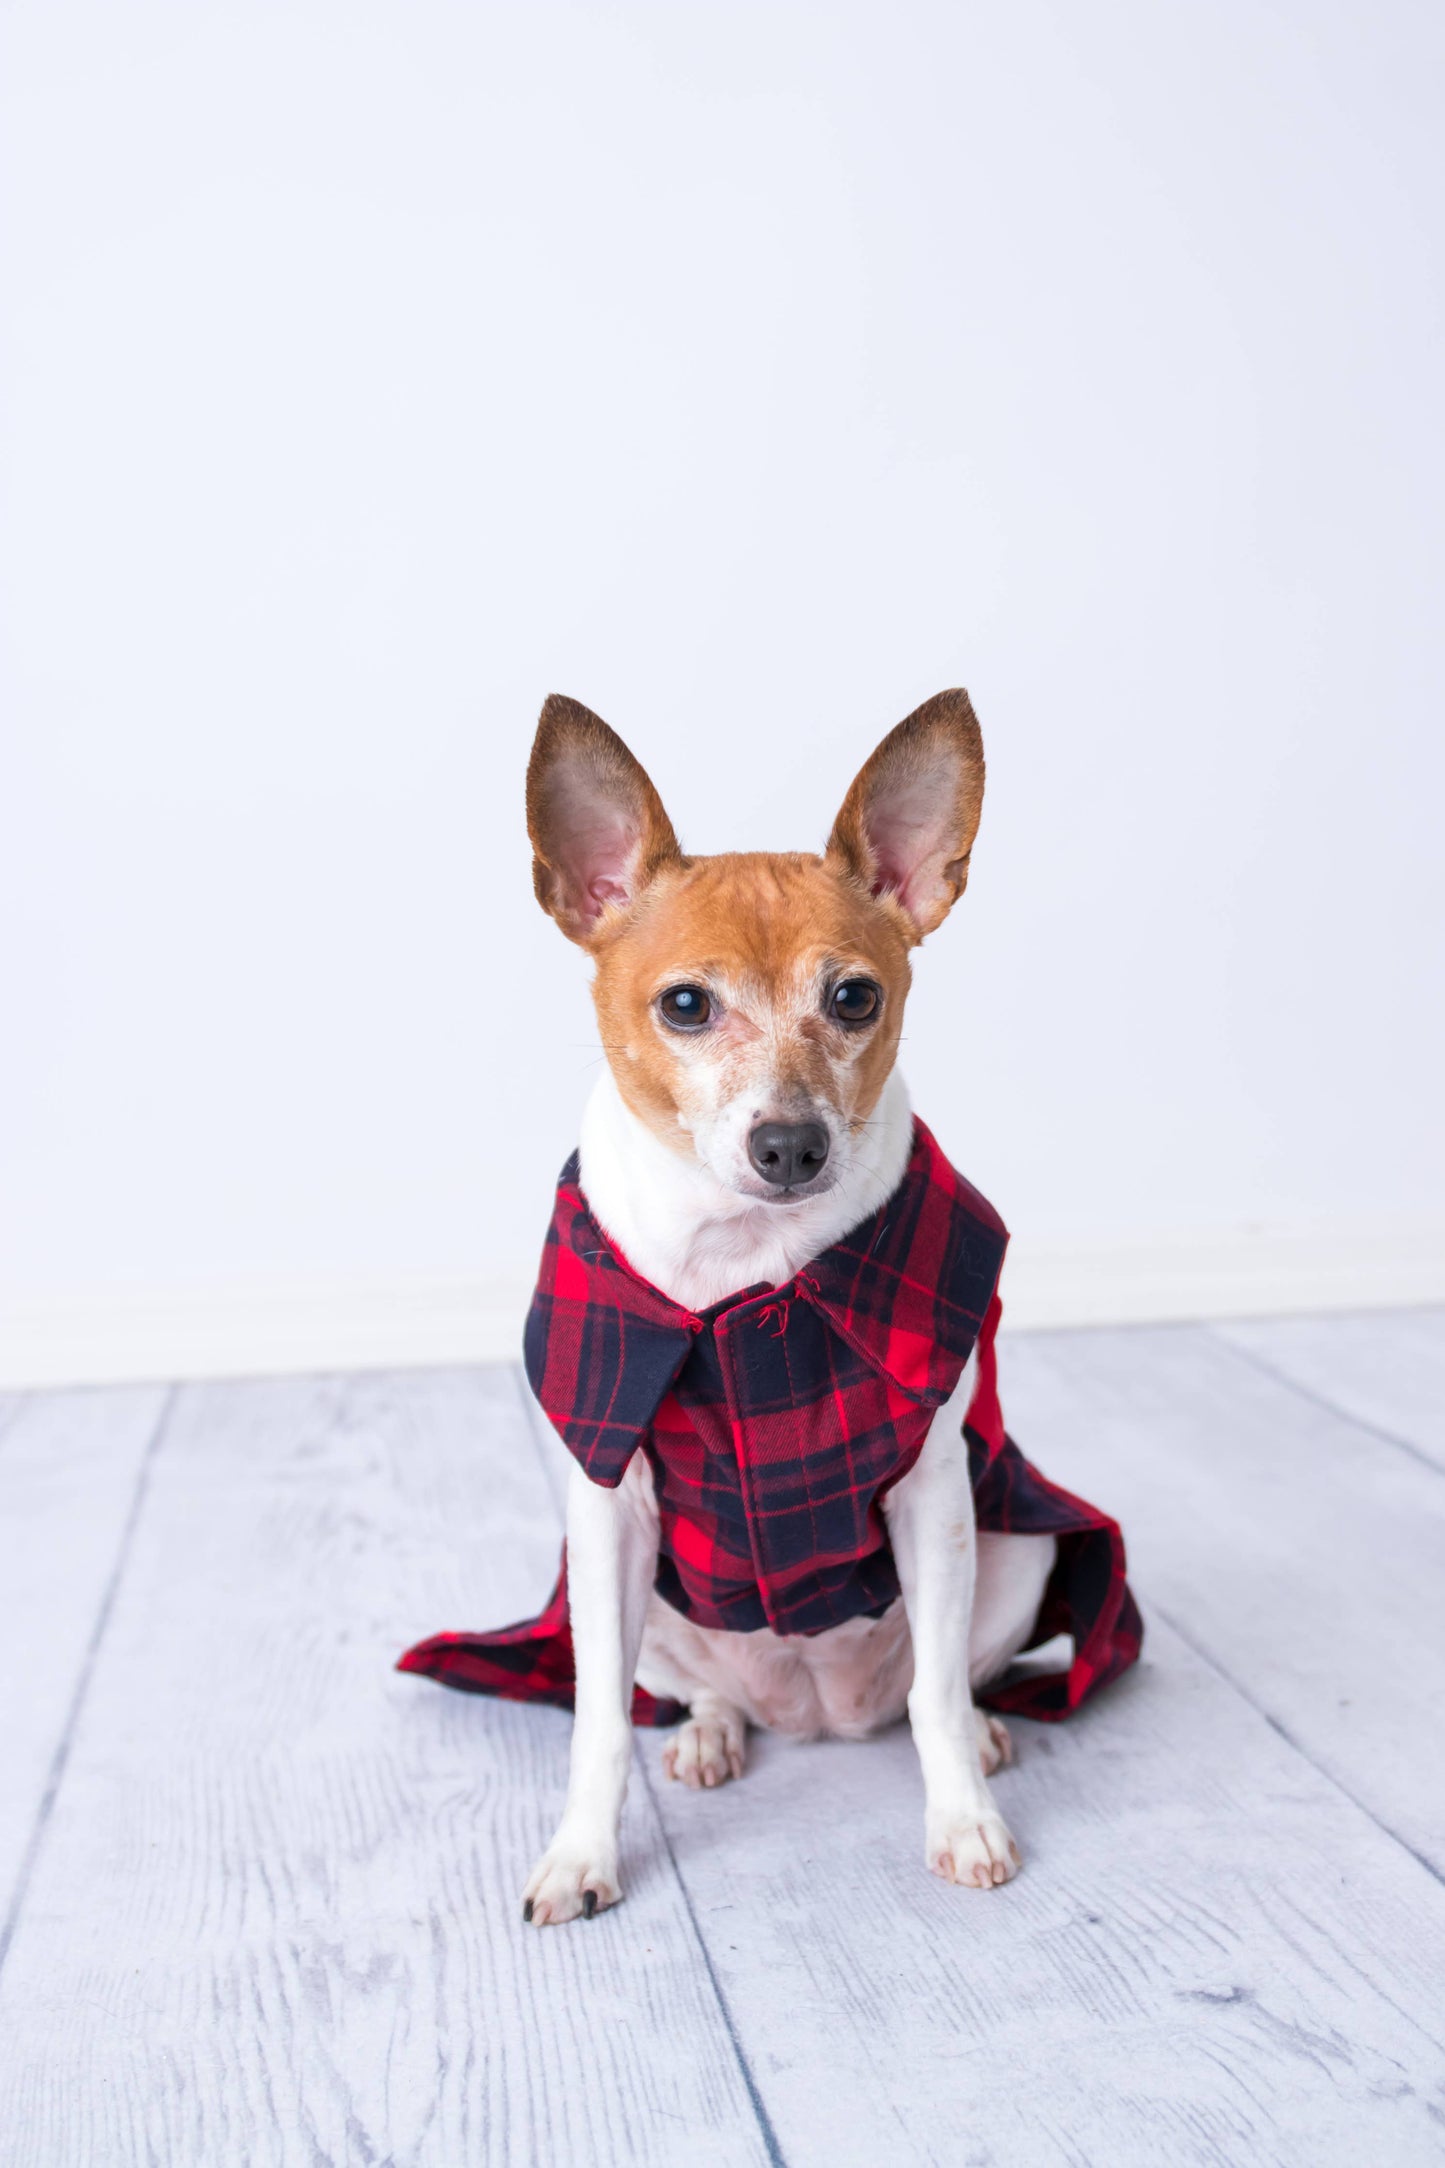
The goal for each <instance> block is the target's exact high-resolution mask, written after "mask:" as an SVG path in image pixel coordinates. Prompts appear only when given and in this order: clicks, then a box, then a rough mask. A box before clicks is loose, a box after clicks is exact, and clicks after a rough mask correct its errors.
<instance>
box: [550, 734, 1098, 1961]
mask: <svg viewBox="0 0 1445 2168" xmlns="http://www.w3.org/2000/svg"><path fill="white" fill-rule="evenodd" d="M983 782H984V764H983V748H982V744H981V741H980V737H979V730H978V724H977V722H976V720H975V718H974V713H973V709H972V706H971V705H970V702H969V699H968V695H967V694H966V693H964V692H945V693H940V694H939V695H938V696H937V697H936V698H935V699H933V700H930V701H928V702H927V703H926V704H925V705H924V706H923V707H921V708H919V709H918V710H917V711H916V713H914V714H912V715H910V716H909V717H908V718H907V720H906V721H905V722H902V723H900V724H899V725H898V727H897V728H896V729H895V730H893V731H891V732H890V733H889V735H888V736H887V737H886V738H885V739H884V740H883V742H882V744H881V745H880V746H879V747H878V748H877V750H876V751H875V752H874V754H873V755H872V757H871V759H870V760H869V761H868V762H867V763H866V765H865V766H864V768H863V769H862V771H861V773H860V774H859V775H858V777H857V779H856V780H855V782H854V783H853V786H852V788H851V790H850V791H849V792H848V795H847V797H846V798H845V799H844V801H843V806H842V810H841V811H840V813H839V815H838V818H837V820H836V821H835V822H834V825H833V831H832V834H831V836H830V837H829V840H828V845H827V848H826V850H825V851H824V852H823V853H822V855H821V856H817V855H814V854H812V853H809V852H796V853H786V854H775V853H747V854H736V855H725V856H720V857H711V858H693V857H688V856H686V855H685V854H684V853H683V852H682V850H681V849H680V848H679V846H678V842H677V838H676V836H675V835H674V833H673V829H672V825H671V823H670V821H669V820H668V817H667V815H666V813H665V812H664V811H663V807H662V802H661V800H660V799H659V797H658V795H657V792H656V790H655V789H654V788H653V786H652V784H651V782H650V781H649V780H648V777H647V776H646V774H645V773H644V772H643V770H642V768H641V767H640V766H639V765H638V763H637V761H636V760H635V759H634V758H633V757H632V755H631V753H630V752H629V751H628V750H627V748H626V746H625V745H624V744H623V743H622V741H621V740H620V739H619V738H618V737H617V736H616V735H615V734H614V733H613V732H612V731H611V730H609V729H608V727H607V725H606V724H605V723H603V722H602V721H600V720H599V718H598V717H597V716H595V715H593V714H592V713H591V712H590V711H589V710H588V709H586V708H584V707H581V706H579V705H578V704H577V703H576V702H575V701H571V700H566V699H562V698H559V697H556V696H554V697H553V698H551V699H549V700H548V702H547V704H546V706H545V707H544V709H543V711H542V719H541V723H540V726H539V728H538V731H537V738H536V743H535V745H534V747H533V750H532V758H531V765H530V768H529V770H528V776H527V819H528V828H529V832H530V835H531V839H532V846H533V850H534V852H535V866H534V873H535V882H536V890H537V896H538V899H539V901H540V902H541V904H542V906H543V908H544V909H545V910H547V911H549V912H550V913H551V915H552V917H553V918H555V920H556V921H557V923H558V925H559V926H560V927H561V929H562V931H563V932H564V933H565V934H567V935H568V936H569V938H570V939H572V940H573V941H576V942H578V943H580V945H581V946H582V947H583V948H584V949H586V950H587V951H588V953H589V955H590V956H591V957H592V958H593V961H594V963H595V966H596V976H595V980H594V985H593V996H594V1000H595V1002H596V1008H597V1017H598V1022H599V1025H600V1027H601V1033H602V1043H603V1047H604V1049H605V1051H606V1056H607V1068H606V1070H605V1071H604V1073H603V1076H602V1078H601V1081H600V1082H599V1084H598V1085H597V1088H596V1090H595V1092H594V1093H593V1096H592V1099H591V1102H590V1104H589V1106H588V1108H587V1111H586V1114H585V1117H584V1120H583V1126H582V1137H581V1182H582V1187H583V1189H584V1190H585V1192H586V1196H587V1200H588V1203H589V1205H590V1207H591V1210H592V1213H593V1215H594V1216H595V1218H596V1219H597V1220H598V1221H599V1222H600V1224H601V1226H602V1227H603V1228H604V1230H605V1231H606V1233H607V1235H608V1236H609V1237H610V1238H611V1239H612V1241H613V1242H614V1243H615V1244H616V1245H617V1247H618V1248H619V1249H620V1250H621V1251H622V1253H623V1255H624V1256H625V1257H626V1258H627V1260H628V1261H629V1263H630V1264H631V1265H632V1266H633V1267H635V1269H636V1270H637V1271H638V1272H639V1273H640V1274H641V1275H642V1276H643V1277H644V1278H645V1279H647V1280H648V1281H650V1282H651V1283H652V1284H653V1285H654V1286H655V1287H657V1288H659V1289H661V1290H662V1292H663V1293H664V1294H666V1295H668V1296H670V1297H671V1298H672V1299H673V1300H674V1301H675V1302H678V1303H680V1304H683V1305H685V1306H687V1307H688V1308H690V1309H693V1310H700V1309H704V1308H706V1307H707V1306H708V1305H710V1304H713V1303H717V1302H719V1301H721V1300H722V1299H723V1298H724V1297H725V1296H727V1295H729V1294H731V1293H732V1292H734V1291H735V1290H737V1289H739V1288H743V1287H746V1286H750V1285H753V1284H756V1283H759V1282H766V1283H768V1284H769V1285H773V1286H781V1285H783V1284H784V1283H786V1282H787V1281H789V1280H790V1279H791V1278H792V1276H793V1275H794V1274H795V1273H796V1272H797V1271H798V1270H799V1268H800V1267H802V1266H803V1265H805V1264H807V1263H808V1261H809V1260H810V1259H813V1258H815V1257H817V1256H819V1255H820V1254H821V1253H822V1252H823V1251H825V1250H826V1249H828V1248H829V1247H830V1246H831V1245H832V1244H834V1243H836V1242H838V1241H839V1240H840V1239H841V1238H842V1237H843V1236H844V1235H846V1234H847V1233H849V1232H850V1231H851V1230H852V1229H854V1228H856V1227H857V1226H858V1225H859V1224H860V1223H861V1222H862V1221H863V1220H865V1219H866V1218H868V1217H869V1216H870V1215H871V1214H873V1213H875V1212H876V1211H877V1210H878V1209H879V1207H880V1205H881V1204H882V1203H883V1202H884V1201H885V1200H886V1199H887V1198H888V1197H889V1195H890V1194H891V1193H892V1191H893V1190H894V1189H895V1188H896V1187H897V1186H898V1184H899V1182H900V1181H901V1179H902V1176H903V1172H904V1167H905V1164H906V1162H907V1159H908V1154H909V1149H910V1141H911V1128H912V1116H911V1112H910V1108H909V1103H908V1094H907V1091H906V1089H905V1087H904V1083H903V1080H902V1077H901V1076H900V1075H899V1073H898V1070H897V1068H896V1067H895V1059H896V1055H897V1051H898V1040H899V1032H900V1030H901V1027H902V1023H903V1010H904V1003H905V1001H906V999H907V994H908V987H909V980H910V964H909V952H910V950H911V949H912V948H913V947H914V946H915V945H916V944H917V943H918V942H919V941H921V940H922V939H923V937H924V936H925V935H926V934H929V933H932V932H933V931H934V930H935V928H936V927H938V926H939V925H941V923H942V921H943V920H944V918H945V917H946V916H947V914H948V912H949V910H950V909H951V908H952V906H953V904H954V903H955V902H956V901H957V900H958V898H959V896H960V895H961V894H962V893H963V889H964V884H965V882H966V880H967V877H968V863H969V853H970V851H971V850H972V847H973V841H974V836H975V833H976V831H977V828H978V822H979V813H980V809H981V806H982V802H983ZM973 1369H974V1365H973V1363H972V1362H970V1363H969V1365H968V1367H967V1368H966V1370H965V1372H964V1375H963V1377H962V1379H961V1381H960V1383H959V1386H958V1389H957V1391H956V1392H955V1393H954V1395H953V1397H952V1399H951V1400H950V1401H949V1402H948V1403H947V1404H946V1405H945V1406H944V1407H942V1408H940V1409H939V1410H938V1413H937V1415H936V1416H935V1417H934V1419H933V1422H932V1424H931V1427H930V1429H929V1432H928V1437H927V1442H926V1443H925V1445H924V1448H923V1451H922V1454H921V1455H920V1457H919V1459H918V1460H917V1462H916V1463H915V1464H914V1466H913V1467H912V1469H911V1470H910V1471H909V1473H908V1474H907V1475H906V1476H904V1477H903V1478H902V1480H901V1481H899V1482H898V1483H896V1484H895V1485H894V1487H893V1488H892V1489H891V1490H890V1491H889V1492H888V1494H887V1496H886V1498H885V1501H884V1506H885V1511H886V1515H887V1525H888V1534H889V1542H890V1545H891V1548H892V1551H893V1555H894V1559H895V1562H896V1565H897V1568H898V1579H899V1585H900V1587H901V1589H902V1592H903V1593H902V1598H901V1600H900V1601H899V1602H897V1603H895V1604H894V1605H893V1606H892V1608H891V1609H890V1610H888V1611H887V1612H886V1613H885V1614H884V1615H883V1616H882V1617H881V1618H878V1619H867V1618H863V1619H855V1620H852V1621H850V1622H849V1623H847V1624H844V1625H840V1626H836V1627H834V1628H832V1629H830V1630H828V1631H826V1632H823V1633H820V1634H816V1635H810V1636H802V1635H796V1636H779V1635H775V1634H772V1633H770V1632H768V1631H761V1632H756V1633H723V1632H718V1631H713V1630H710V1629H707V1628H704V1627H701V1626H698V1625H696V1624H694V1623H693V1622H692V1621H690V1620H688V1619H685V1618H683V1617H682V1616H681V1615H680V1614H679V1613H678V1612H677V1611H675V1610H673V1609H672V1608H671V1607H670V1606H669V1605H668V1604H666V1603H664V1602H663V1600H662V1599H661V1598H660V1597H659V1596H658V1595H657V1594H656V1593H655V1591H654V1586H653V1583H654V1578H655V1573H656V1567H657V1558H658V1541H659V1525H658V1510H657V1505H656V1501H655V1498H654V1495H653V1485H652V1482H651V1479H650V1475H649V1471H648V1465H647V1456H646V1455H645V1454H641V1453H639V1454H637V1455H636V1456H635V1458H634V1459H633V1460H632V1462H631V1464H630V1466H629V1467H628V1470H627V1473H626V1475H625V1476H624V1477H623V1480H622V1481H621V1483H620V1484H619V1485H618V1486H617V1487H616V1488H615V1489H604V1488H602V1487H601V1486H600V1485H598V1484H596V1483H593V1482H591V1481H589V1479H588V1478H587V1476H586V1475H585V1474H584V1473H583V1472H582V1470H581V1468H580V1467H578V1466H576V1465H575V1464H574V1465H573V1467H572V1469H571V1474H570V1488H569V1492H568V1499H567V1547H568V1576H569V1587H570V1595H571V1610H572V1634H573V1641H574V1645H575V1651H576V1668H577V1689H576V1721H575V1728H574V1732H573V1739H572V1759H571V1775H570V1782H569V1785H568V1792H567V1802H566V1808H565V1811H564V1813H563V1816H562V1820H561V1823H560V1825H559V1827H558V1829H557V1833H556V1835H555V1836H554V1838H553V1840H552V1842H551V1844H550V1845H549V1846H548V1847H547V1850H546V1852H545V1853H544V1854H543V1856H542V1858H541V1859H540V1860H539V1861H538V1863H537V1866H536V1868H535V1869H534V1871H533V1873H532V1875H531V1877H530V1878H529V1880H528V1882H527V1884H526V1888H525V1891H524V1910H525V1913H526V1916H527V1917H528V1918H529V1919H530V1920H532V1921H533V1922H534V1924H536V1925H538V1926H543V1925H546V1924H549V1923H554V1922H559V1921H563V1920H570V1919H574V1918H576V1917H578V1916H579V1915H582V1914H586V1915H587V1916H590V1915H591V1914H592V1913H593V1912H594V1911H595V1910H599V1909H601V1908H603V1907H605V1906H607V1905H610V1904H613V1903H615V1902H616V1900H617V1899H618V1897H619V1896H620V1895H621V1890H620V1887H619V1883H618V1865H617V1846H618V1826H619V1821H620V1817H621V1811H622V1803H623V1798H624V1794H625V1792H626V1788H627V1778H628V1771H629V1768H630V1765H631V1759H632V1733H631V1723H630V1713H629V1712H630V1706H631V1695H632V1686H633V1681H634V1678H636V1679H638V1680H640V1682H641V1683H642V1684H643V1685H644V1686H645V1687H647V1688H648V1689H649V1690H650V1691H651V1692H652V1693H654V1694H657V1695H659V1696H665V1697H668V1698H670V1699H673V1700H676V1701H680V1702H682V1703H683V1704H685V1705H686V1706H687V1708H688V1710H689V1715H688V1717H687V1720H686V1721H685V1722H684V1723H683V1725H682V1726H681V1728H680V1730H679V1731H678V1733H677V1734H676V1735H675V1737H674V1738H673V1739H672V1740H671V1741H670V1743H669V1745H668V1747H667V1749H666V1751H665V1755H664V1763H665V1766H666V1768H667V1771H668V1773H669V1775H671V1776H673V1777H675V1778H678V1779H680V1780H681V1781H682V1782H684V1783H686V1784H689V1785H693V1786H697V1787H710V1786H713V1785H717V1784H721V1783H724V1782H726V1781H727V1780H728V1779H729V1778H730V1777H738V1776H741V1775H742V1773H743V1766H744V1758H745V1754H746V1741H747V1730H748V1726H749V1724H757V1725H765V1726H768V1727H770V1728H773V1729H776V1730H779V1731H784V1732H791V1733H795V1734H800V1735H803V1736H816V1735H818V1734H821V1733H831V1734H834V1735H836V1736H838V1737H842V1738H860V1737H862V1736H864V1735H865V1734H867V1733H869V1732H871V1731H874V1730H876V1729H878V1728H879V1727H880V1726H882V1725H886V1724H891V1723H893V1722H895V1721H896V1720H897V1719H898V1718H900V1717H901V1716H902V1715H903V1713H904V1710H905V1707H906V1709H907V1713H908V1716H909V1719H910V1721H911V1724H912V1728H913V1736H914V1740H915V1742H916V1744H917V1748H918V1755H919V1760H920V1763H921V1765H922V1773H923V1781H924V1794H925V1810H924V1858H925V1862H926V1864H927V1866H928V1867H929V1868H930V1869H932V1871H933V1872H934V1873H935V1874H938V1875H941V1876H942V1877H943V1878H944V1879H945V1880H947V1881H950V1882H954V1883H959V1884H962V1885H964V1886H967V1887H974V1888H981V1889H988V1888H992V1887H993V1886H994V1885H995V1884H997V1883H1001V1882H1006V1881H1007V1880H1009V1878H1010V1877H1011V1876H1012V1875H1013V1873H1014V1872H1015V1870H1016V1868H1017V1867H1018V1865H1019V1853H1018V1848H1017V1846H1016V1845H1015V1843H1014V1841H1013V1839H1012V1837H1011V1836H1010V1834H1009V1831H1008V1829H1007V1827H1006V1825H1005V1823H1004V1820H1003V1817H1002V1815H1001V1814H1000V1813H999V1811H998V1808H997V1806H996V1804H995V1802H994V1799H993V1795H992V1793H991V1792H990V1790H989V1785H988V1778H989V1776H990V1775H992V1774H993V1772H994V1771H995V1769H996V1768H997V1767H998V1766H999V1764H1000V1763H1001V1762H1006V1761H1007V1760H1009V1759H1010V1753H1011V1750H1010V1745H1009V1739H1008V1734H1007V1732H1006V1731H1005V1729H1004V1726H1003V1725H1002V1724H1001V1723H1000V1722H998V1720H997V1719H994V1718H988V1717H985V1716H983V1715H982V1714H981V1712H978V1711H976V1710H975V1707H974V1703H973V1697H972V1689H973V1688H974V1687H977V1686H978V1685H980V1684H981V1683H983V1682H984V1681H986V1680H988V1679H991V1678H993V1677H995V1676H996V1675H997V1674H998V1673H999V1672H1000V1671H1001V1670H1002V1669H1003V1668H1004V1666H1005V1665H1006V1664H1007V1663H1008V1662H1009V1660H1010V1659H1011V1658H1012V1657H1013V1656H1014V1655H1015V1654H1016V1653H1017V1652H1018V1650H1019V1649H1020V1648H1022V1647H1023V1646H1024V1645H1025V1643H1026V1642H1027V1640H1028V1638H1029V1635H1030V1632H1031V1629H1032V1627H1033V1624H1034V1621H1035V1619H1036V1617H1037V1615H1038V1611H1039V1605H1040V1601H1041V1599H1042V1596H1043V1592H1044V1588H1045V1584H1046V1582H1047V1580H1048V1577H1049V1574H1050V1571H1051V1569H1052V1566H1053V1562H1054V1556H1055V1539H1054V1538H1053V1537H1052V1536H1037V1535H1023V1534H993V1535H985V1536H983V1537H978V1536H976V1534H975V1530H974V1515H973V1497H972V1491H971V1488H970V1482H969V1467H968V1453H967V1447H966V1443H965V1441H964V1438H963V1436H962V1424H963V1414H964V1410H965V1409H966V1407H967V1406H968V1402H969V1399H970V1396H971V1392H972V1386H973Z"/></svg>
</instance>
